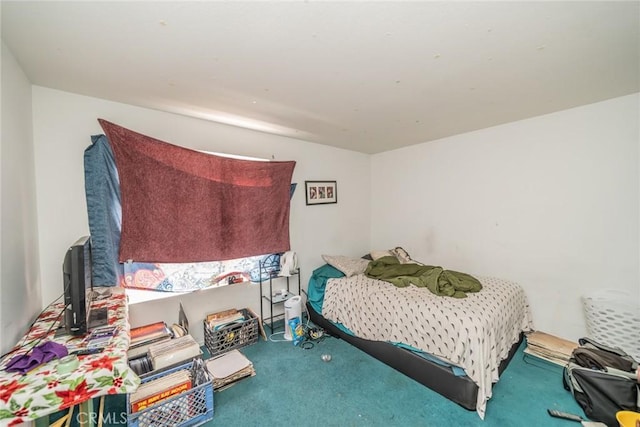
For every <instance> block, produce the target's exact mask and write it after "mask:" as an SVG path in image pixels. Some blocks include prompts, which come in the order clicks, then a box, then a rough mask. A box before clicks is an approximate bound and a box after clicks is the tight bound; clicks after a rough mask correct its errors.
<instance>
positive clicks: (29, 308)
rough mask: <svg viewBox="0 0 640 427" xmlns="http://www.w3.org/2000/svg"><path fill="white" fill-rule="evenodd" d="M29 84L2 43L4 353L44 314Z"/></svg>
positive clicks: (0, 303)
mask: <svg viewBox="0 0 640 427" xmlns="http://www.w3.org/2000/svg"><path fill="white" fill-rule="evenodd" d="M31 118H32V115H31V83H30V82H29V80H28V79H27V77H26V76H25V74H24V72H23V71H22V69H21V68H20V65H19V64H18V63H17V62H16V59H15V58H14V56H13V54H12V53H11V52H10V51H9V49H8V48H7V47H6V46H5V44H4V43H2V114H1V120H2V122H1V123H2V140H1V142H0V162H1V163H0V164H1V171H2V173H1V177H0V183H1V185H2V196H1V197H0V205H1V213H0V222H1V224H2V237H1V241H0V245H1V262H0V353H5V352H6V351H7V350H9V349H10V348H11V347H13V345H14V344H15V343H16V342H17V341H18V340H19V339H20V337H22V335H24V333H25V332H26V331H27V328H28V326H29V325H30V324H31V322H32V321H33V319H34V318H35V317H36V316H37V315H38V313H39V312H40V309H41V304H42V299H41V296H40V276H39V274H38V273H39V265H38V227H37V222H36V196H35V171H34V154H33V141H32V131H31V126H32V120H31Z"/></svg>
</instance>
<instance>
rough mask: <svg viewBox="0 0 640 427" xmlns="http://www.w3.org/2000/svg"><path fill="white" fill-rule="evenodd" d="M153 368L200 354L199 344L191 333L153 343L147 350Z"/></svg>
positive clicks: (159, 367) (176, 362) (164, 366)
mask: <svg viewBox="0 0 640 427" xmlns="http://www.w3.org/2000/svg"><path fill="white" fill-rule="evenodd" d="M147 354H148V356H149V359H150V360H151V365H152V366H153V369H154V370H156V369H163V368H166V367H169V366H173V365H176V364H178V363H180V362H184V361H187V360H192V359H194V358H196V357H200V356H202V351H201V350H200V346H199V345H198V343H197V342H196V341H195V340H194V339H193V337H192V336H191V335H185V336H183V337H180V338H174V339H172V340H169V341H164V342H161V343H158V344H153V345H151V346H150V347H149V350H148V352H147Z"/></svg>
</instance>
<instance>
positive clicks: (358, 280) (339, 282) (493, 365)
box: [322, 274, 532, 419]
mask: <svg viewBox="0 0 640 427" xmlns="http://www.w3.org/2000/svg"><path fill="white" fill-rule="evenodd" d="M478 279H479V280H480V282H481V283H482V286H483V289H482V290H481V291H480V292H477V293H472V294H469V295H468V297H467V298H463V299H456V298H447V297H441V296H437V295H434V294H432V293H431V292H429V291H428V290H426V289H424V288H417V287H415V286H408V287H405V288H398V287H396V286H394V285H392V284H390V283H387V282H384V281H380V280H376V279H371V278H368V277H366V276H364V275H363V274H359V275H356V276H352V277H349V278H346V277H344V278H339V279H329V280H328V282H327V286H326V290H325V298H324V302H323V306H322V315H323V316H324V317H325V318H326V319H328V320H330V321H332V322H337V323H341V324H343V325H344V326H346V327H347V328H349V329H350V330H351V331H352V332H353V333H354V334H356V335H357V336H359V337H361V338H364V339H368V340H376V341H388V342H392V343H403V344H408V345H410V346H412V347H415V348H417V349H420V350H423V351H426V352H428V353H430V354H432V355H434V356H437V357H439V358H441V359H443V360H446V361H448V362H450V363H451V364H454V365H456V366H459V367H461V368H463V369H464V370H465V372H466V374H467V375H468V376H469V377H470V378H471V379H472V380H473V381H474V382H475V383H476V384H477V385H478V399H477V404H476V411H477V412H478V415H479V416H480V418H483V419H484V414H485V409H486V403H487V401H488V400H489V398H490V397H491V387H492V384H493V383H494V382H496V381H497V380H498V368H499V365H500V362H501V361H502V359H504V358H506V357H507V355H508V353H509V349H510V348H511V346H512V345H513V344H514V343H515V342H517V341H518V339H519V335H520V333H521V332H522V331H528V330H530V329H531V328H532V321H531V311H530V308H529V304H528V301H527V298H526V295H525V293H524V291H523V290H522V288H521V287H520V286H519V285H517V284H515V283H513V282H508V281H505V280H501V279H497V278H484V277H478Z"/></svg>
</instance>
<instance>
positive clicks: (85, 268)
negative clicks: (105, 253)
mask: <svg viewBox="0 0 640 427" xmlns="http://www.w3.org/2000/svg"><path fill="white" fill-rule="evenodd" d="M62 276H63V285H64V302H65V307H66V309H65V315H64V324H65V328H66V332H67V333H68V334H70V335H76V336H77V335H85V334H86V333H87V328H88V320H89V313H90V308H91V295H92V282H91V237H90V236H84V237H81V238H79V239H78V240H76V242H75V243H73V244H72V245H71V246H70V247H69V249H67V253H66V254H65V256H64V262H63V264H62Z"/></svg>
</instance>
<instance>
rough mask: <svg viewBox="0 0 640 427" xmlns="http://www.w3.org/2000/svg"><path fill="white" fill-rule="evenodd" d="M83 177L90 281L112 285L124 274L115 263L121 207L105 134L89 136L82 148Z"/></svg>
mask: <svg viewBox="0 0 640 427" xmlns="http://www.w3.org/2000/svg"><path fill="white" fill-rule="evenodd" d="M84 181H85V194H86V198H87V212H88V215H89V230H90V232H91V243H92V247H91V252H92V258H93V284H94V285H95V286H116V285H118V284H119V283H120V278H121V277H122V276H123V275H124V270H123V265H122V264H120V263H118V248H119V246H120V229H121V226H122V209H121V206H120V182H119V180H118V170H117V169H116V163H115V158H114V156H113V151H111V146H110V145H109V141H108V140H107V137H106V136H105V135H94V136H92V137H91V145H90V146H89V147H87V149H86V150H85V151H84Z"/></svg>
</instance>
